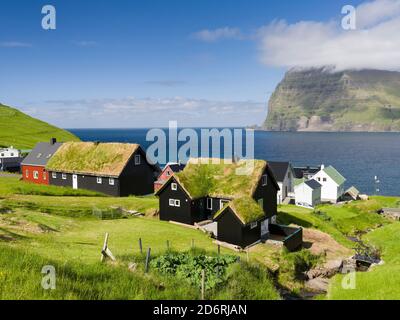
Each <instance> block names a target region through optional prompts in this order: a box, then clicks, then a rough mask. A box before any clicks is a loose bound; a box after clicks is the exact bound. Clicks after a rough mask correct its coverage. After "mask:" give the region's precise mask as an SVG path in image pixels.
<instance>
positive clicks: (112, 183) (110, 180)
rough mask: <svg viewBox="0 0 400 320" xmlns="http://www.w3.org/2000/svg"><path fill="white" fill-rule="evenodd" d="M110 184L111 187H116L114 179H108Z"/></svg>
mask: <svg viewBox="0 0 400 320" xmlns="http://www.w3.org/2000/svg"><path fill="white" fill-rule="evenodd" d="M108 184H109V185H110V186H113V185H114V178H110V179H108Z"/></svg>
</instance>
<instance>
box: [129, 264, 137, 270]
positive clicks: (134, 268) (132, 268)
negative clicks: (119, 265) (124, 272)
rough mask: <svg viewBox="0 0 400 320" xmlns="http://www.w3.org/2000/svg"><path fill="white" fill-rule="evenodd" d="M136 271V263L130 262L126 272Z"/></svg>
mask: <svg viewBox="0 0 400 320" xmlns="http://www.w3.org/2000/svg"><path fill="white" fill-rule="evenodd" d="M136 269H137V263H134V262H131V263H130V264H129V265H128V270H129V271H130V272H135V271H136Z"/></svg>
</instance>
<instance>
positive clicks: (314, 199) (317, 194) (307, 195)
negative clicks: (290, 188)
mask: <svg viewBox="0 0 400 320" xmlns="http://www.w3.org/2000/svg"><path fill="white" fill-rule="evenodd" d="M294 193H295V202H296V205H300V206H308V207H315V206H316V205H317V204H318V203H320V202H321V188H319V189H312V188H311V187H309V186H308V185H306V184H305V183H302V184H299V185H297V186H296V187H294Z"/></svg>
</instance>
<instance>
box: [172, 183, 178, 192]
mask: <svg viewBox="0 0 400 320" xmlns="http://www.w3.org/2000/svg"><path fill="white" fill-rule="evenodd" d="M171 190H173V191H176V190H178V185H177V184H176V183H171Z"/></svg>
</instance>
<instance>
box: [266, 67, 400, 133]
mask: <svg viewBox="0 0 400 320" xmlns="http://www.w3.org/2000/svg"><path fill="white" fill-rule="evenodd" d="M268 109H269V111H268V117H267V120H266V121H265V123H264V128H265V129H266V130H271V131H400V72H391V71H380V70H361V71H342V72H332V71H331V70H328V69H309V70H290V71H289V72H287V73H286V75H285V77H284V79H283V80H282V82H281V83H280V84H279V85H278V86H277V88H276V90H275V92H274V93H273V94H272V96H271V98H270V101H269V108H268Z"/></svg>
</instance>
